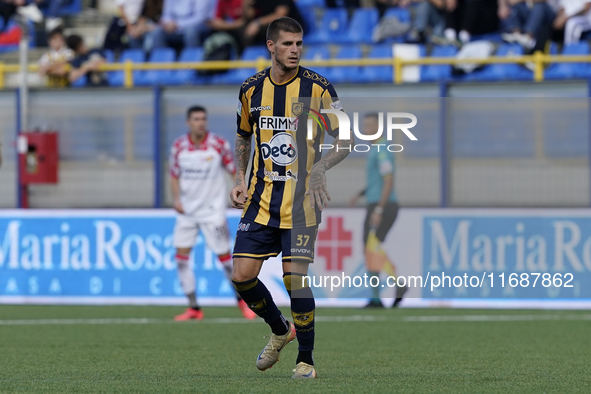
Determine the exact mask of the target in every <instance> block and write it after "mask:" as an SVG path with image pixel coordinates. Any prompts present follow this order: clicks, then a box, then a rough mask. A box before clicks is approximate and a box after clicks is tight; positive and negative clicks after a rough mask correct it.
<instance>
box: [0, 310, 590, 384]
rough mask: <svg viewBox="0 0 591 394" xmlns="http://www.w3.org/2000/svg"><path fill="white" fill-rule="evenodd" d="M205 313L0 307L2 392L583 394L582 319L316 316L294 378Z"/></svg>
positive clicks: (251, 334)
mask: <svg viewBox="0 0 591 394" xmlns="http://www.w3.org/2000/svg"><path fill="white" fill-rule="evenodd" d="M282 309H283V311H284V313H285V314H286V316H288V315H289V310H288V308H282ZM204 310H205V313H206V321H204V322H185V323H174V322H172V320H171V319H172V317H173V316H174V315H175V314H176V313H179V312H181V311H182V308H178V307H132V306H109V307H96V306H87V307H83V306H0V392H59V393H65V392H73V393H85V392H138V393H147V392H170V393H173V392H174V393H176V392H233V393H234V392H235V393H241V392H256V393H266V392H269V393H282V392H304V393H312V392H320V393H326V392H333V393H377V392H383V393H394V392H404V393H507V392H528V393H570V392H581V393H589V392H591V375H590V371H591V341H590V340H589V335H590V333H591V312H589V311H541V310H534V311H532V310H460V309H455V310H449V309H398V310H392V309H387V310H360V309H325V308H319V309H318V310H317V316H318V321H317V323H316V350H315V353H314V354H315V361H316V366H317V371H318V379H316V380H305V381H302V380H299V381H295V380H292V379H291V375H292V372H291V371H292V369H293V368H294V363H295V357H296V354H297V343H296V342H294V343H292V344H290V345H288V346H287V347H286V348H285V350H284V351H283V352H282V354H281V360H280V361H279V362H278V363H277V364H276V365H275V366H274V367H273V368H272V369H270V370H268V371H265V372H260V371H258V370H257V369H256V367H255V358H256V356H257V354H258V353H259V352H260V351H261V349H262V348H263V347H264V346H265V344H266V342H267V339H263V336H265V335H268V333H269V332H268V331H269V330H268V328H267V326H266V325H264V323H262V321H260V319H259V321H257V322H243V321H242V319H241V318H240V314H239V311H238V310H237V309H236V308H204ZM23 320H27V321H23Z"/></svg>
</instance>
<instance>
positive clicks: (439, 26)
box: [408, 0, 445, 43]
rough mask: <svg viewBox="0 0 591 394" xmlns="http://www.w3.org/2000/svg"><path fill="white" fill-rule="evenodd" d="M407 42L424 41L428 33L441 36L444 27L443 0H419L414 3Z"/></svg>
mask: <svg viewBox="0 0 591 394" xmlns="http://www.w3.org/2000/svg"><path fill="white" fill-rule="evenodd" d="M414 9H415V12H414V15H413V19H412V27H411V30H410V31H409V32H408V40H409V42H415V43H424V42H426V38H427V37H428V36H429V35H434V36H438V37H441V36H443V30H444V29H445V2H444V0H421V1H419V2H417V3H416V6H415V8H414Z"/></svg>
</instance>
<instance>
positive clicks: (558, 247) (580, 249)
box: [422, 212, 591, 299]
mask: <svg viewBox="0 0 591 394" xmlns="http://www.w3.org/2000/svg"><path fill="white" fill-rule="evenodd" d="M528 216H530V214H526V215H524V216H495V215H492V214H491V215H482V216H479V215H470V216H465V217H462V215H454V216H443V215H442V216H430V215H427V216H425V217H424V218H423V248H422V250H423V280H425V281H426V286H424V288H423V292H422V296H423V298H532V299H533V298H538V299H549V298H591V288H590V287H589V286H588V285H587V284H588V283H589V281H590V280H591V221H590V220H589V218H588V217H586V216H587V215H578V216H553V215H548V214H544V213H539V212H538V214H536V215H535V216H534V214H533V213H532V214H531V217H528ZM538 274H539V275H538ZM464 276H465V278H464ZM444 277H445V279H444V280H443V283H442V282H441V280H442V279H443V278H444ZM429 278H430V279H429ZM448 278H450V279H448ZM454 282H455V283H454ZM460 282H461V283H464V286H465V283H467V284H468V286H467V288H464V287H463V286H459V284H460ZM437 284H439V286H437ZM431 285H436V286H434V287H433V288H431Z"/></svg>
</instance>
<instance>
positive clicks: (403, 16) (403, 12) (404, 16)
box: [384, 7, 410, 23]
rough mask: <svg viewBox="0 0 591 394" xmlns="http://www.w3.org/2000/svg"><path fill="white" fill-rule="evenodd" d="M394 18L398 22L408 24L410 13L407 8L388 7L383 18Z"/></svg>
mask: <svg viewBox="0 0 591 394" xmlns="http://www.w3.org/2000/svg"><path fill="white" fill-rule="evenodd" d="M386 17H396V18H398V20H399V21H400V22H404V23H410V11H409V9H408V8H399V7H390V8H388V9H387V10H386V12H385V13H384V18H386Z"/></svg>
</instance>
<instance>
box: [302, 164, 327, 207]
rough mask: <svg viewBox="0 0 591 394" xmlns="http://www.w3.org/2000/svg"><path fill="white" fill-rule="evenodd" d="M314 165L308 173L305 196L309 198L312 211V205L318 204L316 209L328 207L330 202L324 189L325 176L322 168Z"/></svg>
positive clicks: (325, 188)
mask: <svg viewBox="0 0 591 394" xmlns="http://www.w3.org/2000/svg"><path fill="white" fill-rule="evenodd" d="M317 164H318V163H316V164H314V166H313V167H312V171H311V172H310V184H309V186H308V191H307V192H306V195H307V196H310V206H311V207H312V209H314V205H315V204H318V209H320V210H322V208H327V207H328V202H329V201H330V194H328V188H327V187H326V174H325V171H324V169H323V168H322V167H320V166H318V165H317Z"/></svg>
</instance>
